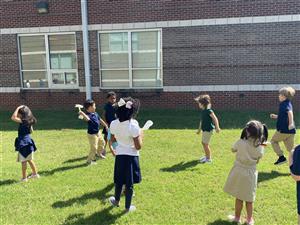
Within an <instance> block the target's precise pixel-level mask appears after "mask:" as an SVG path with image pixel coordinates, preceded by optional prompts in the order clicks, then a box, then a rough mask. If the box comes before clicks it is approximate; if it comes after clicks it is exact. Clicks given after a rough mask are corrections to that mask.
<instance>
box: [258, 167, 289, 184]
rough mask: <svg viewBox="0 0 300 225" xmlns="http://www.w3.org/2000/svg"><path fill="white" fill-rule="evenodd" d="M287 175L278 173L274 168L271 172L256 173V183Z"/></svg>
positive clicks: (287, 174) (286, 174)
mask: <svg viewBox="0 0 300 225" xmlns="http://www.w3.org/2000/svg"><path fill="white" fill-rule="evenodd" d="M289 175H290V174H289V173H279V172H277V171H274V170H272V171H271V172H261V173H258V183H262V182H265V181H268V180H272V179H275V178H277V177H283V176H289Z"/></svg>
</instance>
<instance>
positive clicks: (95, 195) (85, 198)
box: [52, 184, 114, 208]
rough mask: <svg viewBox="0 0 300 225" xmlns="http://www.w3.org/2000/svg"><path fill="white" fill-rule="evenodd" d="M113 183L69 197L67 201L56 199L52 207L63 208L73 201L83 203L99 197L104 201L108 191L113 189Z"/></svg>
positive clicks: (70, 204)
mask: <svg viewBox="0 0 300 225" xmlns="http://www.w3.org/2000/svg"><path fill="white" fill-rule="evenodd" d="M113 187H114V184H109V185H107V186H106V187H105V188H103V189H101V190H99V191H93V192H90V193H87V194H84V195H82V196H80V197H76V198H71V199H69V200H67V201H58V202H55V203H53V204H52V207H53V208H64V207H69V206H72V205H73V204H75V203H78V204H81V205H85V204H87V202H88V201H89V200H91V199H99V200H100V201H102V202H104V201H105V200H106V199H107V198H108V197H109V196H108V193H109V192H110V191H111V190H112V189H113Z"/></svg>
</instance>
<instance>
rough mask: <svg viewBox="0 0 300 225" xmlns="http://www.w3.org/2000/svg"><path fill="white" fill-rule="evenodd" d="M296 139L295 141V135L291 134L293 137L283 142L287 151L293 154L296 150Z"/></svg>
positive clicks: (289, 136)
mask: <svg viewBox="0 0 300 225" xmlns="http://www.w3.org/2000/svg"><path fill="white" fill-rule="evenodd" d="M294 139H295V135H294V134H291V135H288V137H287V138H286V139H285V140H284V141H283V143H284V146H285V147H286V150H287V151H288V152H291V151H292V150H293V148H294V144H295V141H294Z"/></svg>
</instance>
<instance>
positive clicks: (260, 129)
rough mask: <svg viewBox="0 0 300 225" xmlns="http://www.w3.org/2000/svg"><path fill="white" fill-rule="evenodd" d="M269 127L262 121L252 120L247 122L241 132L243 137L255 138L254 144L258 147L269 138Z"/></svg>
mask: <svg viewBox="0 0 300 225" xmlns="http://www.w3.org/2000/svg"><path fill="white" fill-rule="evenodd" d="M268 136H269V133H268V128H267V126H266V125H265V124H262V123H261V122H260V121H257V120H251V121H249V122H248V123H247V124H246V127H245V128H244V129H243V131H242V134H241V139H248V138H253V139H254V146H256V147H258V146H259V145H262V144H263V143H264V142H266V141H267V140H268Z"/></svg>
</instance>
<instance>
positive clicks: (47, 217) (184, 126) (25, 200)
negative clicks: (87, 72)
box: [0, 110, 300, 225]
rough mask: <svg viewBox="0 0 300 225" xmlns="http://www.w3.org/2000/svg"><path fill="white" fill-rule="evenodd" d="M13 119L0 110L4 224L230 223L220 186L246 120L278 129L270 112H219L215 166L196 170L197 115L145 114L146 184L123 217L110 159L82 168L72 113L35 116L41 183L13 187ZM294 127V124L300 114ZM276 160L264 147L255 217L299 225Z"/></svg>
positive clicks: (228, 200) (229, 202) (270, 223)
mask: <svg viewBox="0 0 300 225" xmlns="http://www.w3.org/2000/svg"><path fill="white" fill-rule="evenodd" d="M10 113H11V112H10ZM10 113H8V112H0V115H1V116H0V124H1V130H2V132H1V136H0V137H1V152H0V153H1V181H0V190H1V191H0V194H1V196H0V199H1V205H0V207H1V221H0V223H1V224H43V225H45V224H65V225H79V224H88V225H93V224H101V225H104V224H200V225H205V224H208V225H227V224H230V223H228V222H226V216H227V215H228V214H229V213H232V212H233V210H234V199H233V197H231V196H229V195H227V194H225V193H224V192H223V190H222V188H223V185H224V183H225V180H226V178H227V175H228V173H229V170H230V169H231V167H232V165H233V162H234V157H235V156H234V154H232V153H231V151H230V148H231V145H232V144H233V142H235V141H236V140H237V139H238V138H239V135H240V130H241V127H242V126H243V125H244V123H245V122H247V121H248V120H249V119H252V118H255V119H260V120H262V121H263V122H266V123H267V124H268V125H269V127H270V128H271V131H270V133H271V135H272V134H273V133H274V129H273V128H274V124H275V122H274V121H270V120H269V119H268V113H262V112H261V113H256V112H248V113H247V112H240V113H237V112H218V113H217V115H218V117H219V118H220V122H221V127H222V128H223V130H222V132H221V133H220V134H216V135H214V136H213V138H212V143H211V147H212V150H213V158H214V162H213V164H212V165H201V164H198V162H197V160H198V158H199V156H200V155H202V149H201V146H200V137H199V136H197V135H196V134H195V129H196V127H197V124H198V112H197V111H180V110H178V111H168V110H159V111H155V110H149V111H142V112H141V113H140V115H139V118H138V119H139V121H141V124H143V122H144V121H146V120H147V119H152V120H153V121H154V124H155V125H154V127H153V129H151V130H149V131H147V132H145V140H144V146H143V149H142V151H141V156H140V163H141V169H142V176H143V181H142V183H141V184H138V185H135V194H136V195H135V197H134V198H133V203H134V204H135V205H136V206H137V209H138V210H137V211H136V212H135V213H132V214H124V211H123V207H124V199H123V198H122V202H121V206H122V207H120V208H111V207H110V205H109V204H108V203H107V198H108V197H109V196H111V195H113V183H112V178H113V165H114V159H113V157H112V156H111V155H109V156H108V157H107V159H106V160H102V161H98V164H97V165H95V166H92V167H86V166H85V164H84V163H85V157H86V155H87V153H88V141H87V138H86V130H85V124H84V123H83V122H82V121H79V120H77V119H76V117H77V116H76V113H75V112H65V111H55V112H50V111H38V112H34V113H35V114H36V116H37V118H38V120H39V121H38V124H37V126H36V127H35V132H34V134H33V135H32V136H33V138H34V140H35V142H36V144H37V147H38V151H37V153H36V154H35V162H36V164H37V166H38V169H39V173H40V174H41V178H40V179H39V180H34V181H29V182H28V183H18V180H19V178H20V176H21V168H20V164H19V163H16V152H15V151H14V149H13V143H14V138H15V136H16V133H17V132H16V129H17V128H16V127H17V126H16V124H14V123H12V122H10V121H9V117H10ZM296 121H297V122H298V124H299V121H300V118H299V114H296ZM298 127H300V126H299V125H298ZM296 143H297V144H300V139H299V135H298V136H297V138H296ZM275 159H276V155H275V153H274V152H273V151H272V149H271V147H267V148H266V154H265V156H264V158H263V159H262V160H261V162H260V164H259V165H258V171H259V184H258V190H257V200H256V202H255V207H254V209H255V212H254V216H255V219H256V222H257V224H259V225H284V224H286V225H291V224H296V218H297V213H296V192H295V183H294V182H293V180H292V179H291V177H290V176H289V175H288V172H289V170H288V166H287V165H283V166H281V167H275V166H273V162H274V160H275Z"/></svg>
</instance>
